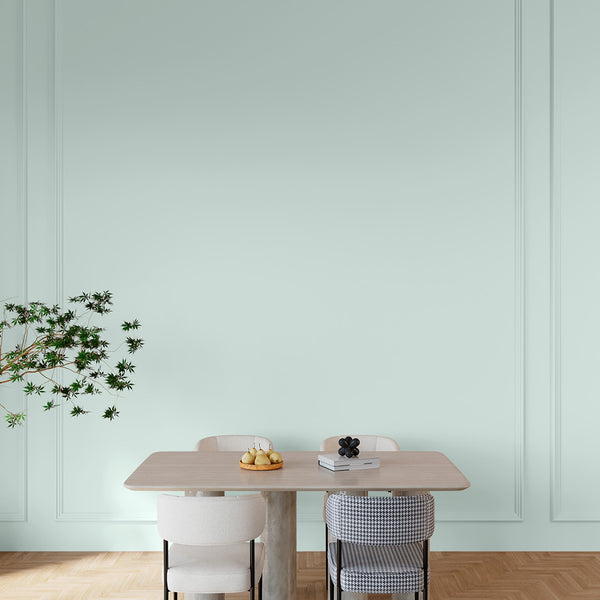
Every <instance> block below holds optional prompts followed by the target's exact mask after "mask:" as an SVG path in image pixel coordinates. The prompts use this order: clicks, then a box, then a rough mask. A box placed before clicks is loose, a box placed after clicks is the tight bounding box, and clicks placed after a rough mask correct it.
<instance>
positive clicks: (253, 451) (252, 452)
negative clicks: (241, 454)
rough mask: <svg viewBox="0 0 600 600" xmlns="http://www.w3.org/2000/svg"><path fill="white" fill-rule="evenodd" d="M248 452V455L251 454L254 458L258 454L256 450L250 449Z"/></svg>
mask: <svg viewBox="0 0 600 600" xmlns="http://www.w3.org/2000/svg"><path fill="white" fill-rule="evenodd" d="M248 452H250V454H252V456H256V453H257V452H258V450H257V449H256V448H250V450H248Z"/></svg>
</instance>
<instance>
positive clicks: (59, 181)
mask: <svg viewBox="0 0 600 600" xmlns="http://www.w3.org/2000/svg"><path fill="white" fill-rule="evenodd" d="M59 5H60V0H53V16H54V23H53V29H54V65H53V66H54V69H53V73H52V75H53V78H54V79H53V87H54V89H53V97H52V99H51V102H52V103H53V107H54V132H55V133H54V136H55V138H54V152H55V157H54V172H55V189H54V193H55V207H56V225H55V226H56V248H55V255H56V273H57V277H56V297H57V301H58V302H59V303H62V302H63V301H64V272H65V262H64V258H65V257H64V197H63V193H64V190H63V176H64V156H63V137H62V136H63V113H62V110H63V96H62V94H63V71H62V69H63V61H62V46H61V38H62V31H61V22H60V16H59ZM513 11H514V197H513V206H514V256H513V260H514V296H513V310H514V374H515V389H514V398H513V408H514V413H515V417H514V436H515V445H514V450H513V458H512V461H513V469H514V484H513V485H514V491H513V498H512V506H511V507H510V508H509V509H508V510H507V511H506V512H502V513H497V514H486V513H484V512H481V513H479V514H475V515H474V516H472V517H467V516H464V517H463V516H461V515H458V514H454V513H453V514H447V515H446V516H444V515H443V514H442V515H440V518H439V519H438V521H440V522H455V521H460V522H519V521H523V519H524V515H523V506H524V487H525V486H524V449H525V429H524V411H525V391H524V370H525V364H524V361H525V352H524V349H525V333H524V332H525V325H524V323H525V314H524V304H525V303H524V293H525V281H524V279H525V270H524V223H523V222H524V203H523V185H524V184H523V143H524V140H523V85H522V83H523V69H522V65H523V0H514V2H513ZM63 436H64V415H63V412H62V411H57V413H56V450H55V453H56V520H57V521H70V522H72V521H77V522H102V523H106V522H119V523H154V522H155V519H154V518H149V516H148V515H146V514H141V513H138V514H130V515H126V514H124V515H120V514H116V513H112V512H107V513H90V512H85V511H81V512H73V511H66V510H65V481H64V470H65V467H64V460H65V451H64V444H63ZM471 514H473V513H471ZM298 521H299V522H306V523H314V522H321V521H322V518H321V514H320V513H312V512H302V513H300V514H299V515H298Z"/></svg>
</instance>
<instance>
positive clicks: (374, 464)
mask: <svg viewBox="0 0 600 600" xmlns="http://www.w3.org/2000/svg"><path fill="white" fill-rule="evenodd" d="M319 466H320V467H324V468H325V469H329V470H330V471H358V470H359V469H378V468H379V460H376V461H371V462H364V463H350V461H348V462H346V463H341V464H339V465H333V464H331V463H326V462H321V461H319Z"/></svg>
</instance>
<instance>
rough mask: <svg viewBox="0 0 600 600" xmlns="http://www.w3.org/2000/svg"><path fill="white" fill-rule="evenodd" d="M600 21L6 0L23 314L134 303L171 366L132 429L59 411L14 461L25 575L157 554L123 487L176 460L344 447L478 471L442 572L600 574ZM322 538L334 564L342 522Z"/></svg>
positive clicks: (3, 108)
mask: <svg viewBox="0 0 600 600" xmlns="http://www.w3.org/2000/svg"><path fill="white" fill-rule="evenodd" d="M599 21H600V7H599V5H598V4H597V3H595V2H593V1H592V0H586V1H584V0H578V1H577V2H573V1H570V2H567V1H566V0H555V1H554V2H548V1H542V0H530V1H528V2H523V1H522V0H514V1H508V0H503V1H498V0H460V1H459V0H456V1H453V2H447V1H445V0H430V1H428V2H421V3H416V2H408V1H398V0H377V1H375V2H368V3H365V2H362V1H359V0H346V1H344V2H340V1H333V0H332V1H329V2H323V1H322V0H318V1H317V0H303V1H302V2H289V1H287V2H280V1H274V0H264V1H262V2H248V1H233V0H229V1H219V2H216V1H214V2H205V1H202V2H198V1H195V0H187V1H186V0H176V1H173V0H171V1H169V2H166V1H158V0H153V1H149V0H143V1H142V0H137V1H128V2H120V1H117V0H110V1H108V0H105V1H103V2H92V1H90V0H85V1H82V0H55V1H54V2H50V1H47V2H44V1H42V0H38V1H34V0H30V1H28V2H19V1H18V0H3V2H2V3H1V4H0V87H1V88H2V90H4V91H6V93H3V94H2V95H1V96H0V103H1V104H0V130H1V131H2V135H0V159H1V160H0V174H1V177H0V193H1V195H2V197H1V202H2V204H1V206H2V234H3V235H2V239H1V241H0V244H1V245H2V246H1V247H2V255H3V256H4V257H5V258H4V260H3V261H2V262H3V267H2V275H1V283H0V297H2V298H7V297H16V298H18V299H30V300H33V299H45V300H46V301H48V302H55V301H57V300H61V299H63V298H65V297H67V296H69V295H72V294H76V293H79V292H80V291H82V290H89V289H110V290H112V291H113V292H114V294H115V299H116V308H117V310H116V313H117V314H116V315H115V317H116V318H117V319H119V318H121V317H129V316H132V315H135V316H137V317H139V318H140V319H141V320H142V322H143V325H144V330H143V335H144V337H145V339H146V347H145V349H144V351H143V352H142V353H140V354H139V357H138V360H137V364H138V369H137V372H136V381H137V385H136V387H135V389H134V391H133V392H132V393H130V394H128V395H127V397H126V398H125V399H124V400H123V401H122V403H121V405H120V407H121V417H120V419H119V420H118V422H116V423H113V424H107V423H104V422H101V420H100V419H99V417H98V415H97V414H96V415H95V416H93V415H90V416H88V417H86V418H85V419H81V420H79V421H77V422H75V421H74V420H73V419H71V418H70V417H68V416H64V417H63V415H61V414H60V413H55V414H47V413H42V412H41V410H40V406H39V404H40V403H39V402H35V401H32V402H30V406H29V407H28V409H29V422H28V426H27V428H26V429H24V430H21V431H18V432H11V431H8V430H6V431H4V432H2V433H1V434H0V452H1V454H0V456H2V463H3V484H2V486H3V487H2V489H1V492H0V540H1V541H0V549H29V550H42V549H55V550H66V549H82V550H98V549H158V547H159V545H158V544H159V540H158V537H157V535H156V533H155V524H154V523H153V518H154V502H155V498H154V496H153V495H152V494H147V493H133V492H129V491H127V490H125V489H124V488H123V487H122V482H123V480H124V479H125V478H126V477H127V475H128V474H129V473H130V472H131V470H132V469H133V468H135V466H137V464H139V462H141V460H143V458H145V457H146V456H147V455H148V454H149V453H150V452H152V451H155V450H159V449H163V450H167V449H169V450H185V449H191V448H193V445H194V444H195V442H196V441H197V440H198V439H199V438H201V437H203V436H206V435H213V434H219V433H257V434H262V435H266V436H268V437H271V438H272V439H273V441H274V442H275V444H276V446H277V447H278V448H279V449H281V450H282V451H283V452H284V453H285V451H286V450H295V449H317V448H318V444H319V441H320V440H321V439H322V438H324V437H327V436H328V435H331V434H337V433H340V432H348V433H379V434H382V435H388V436H392V437H394V438H396V439H397V440H398V441H399V443H400V445H401V446H402V447H403V448H405V449H432V450H439V451H442V452H444V453H445V454H447V455H448V456H449V457H450V458H451V459H452V460H453V461H454V462H455V463H456V464H457V465H458V466H459V467H460V468H461V469H462V470H463V471H464V473H465V474H466V476H467V477H468V478H469V479H470V481H471V482H472V487H471V489H469V490H468V491H466V492H463V493H446V494H443V493H440V494H437V503H438V504H437V507H438V526H437V532H436V535H435V538H434V546H433V547H434V549H436V550H442V549H445V550H466V549H472V550H510V549H516V550H526V549H538V550H545V549H547V550H559V549H561V550H576V549H588V550H595V549H597V546H598V542H597V540H598V536H599V534H600V510H599V509H598V508H597V503H596V498H597V495H598V494H597V492H598V491H599V485H598V484H597V481H596V479H595V478H594V477H589V473H590V472H592V473H593V472H595V471H594V470H593V467H592V469H590V467H589V466H588V465H589V464H590V462H591V464H592V465H593V460H594V457H595V456H596V455H597V454H598V451H599V450H600V447H599V444H598V442H597V436H596V435H594V433H595V432H594V424H595V422H596V420H597V418H596V417H597V416H598V409H597V405H598V402H597V398H598V397H599V396H600V380H599V378H598V375H597V373H598V372H599V370H598V369H597V368H596V365H597V364H598V361H599V360H600V355H599V353H598V349H597V343H596V338H597V335H596V334H597V332H598V331H599V330H600V317H598V316H597V310H596V307H597V306H598V303H599V302H598V301H599V300H600V287H599V286H598V285H597V282H596V279H597V277H596V274H595V272H594V270H593V269H594V266H595V262H594V260H593V259H594V257H595V256H596V254H597V252H598V250H599V249H600V248H599V247H598V241H597V240H598V236H597V235H596V225H597V224H598V223H599V221H600V204H599V203H598V202H597V198H598V193H599V192H600V189H598V187H599V184H598V180H597V177H596V175H595V173H596V170H597V169H595V167H596V164H597V162H598V143H597V140H598V139H600V135H599V134H600V120H599V118H598V112H597V106H598V105H599V100H600V98H599V96H600V86H598V85H597V84H596V78H595V77H594V73H595V72H596V70H597V64H598V58H599V53H600V41H598V37H597V34H596V32H597V30H598V24H599ZM7 256H8V257H9V258H8V259H7V258H6V257H7ZM185 313H188V314H189V316H188V317H187V318H185V319H183V318H182V315H184V314H185ZM0 394H2V401H3V402H10V403H11V405H12V406H20V404H21V403H24V402H25V400H24V399H23V398H22V396H21V394H20V393H19V390H18V389H15V390H5V389H2V390H0ZM298 512H299V515H298V520H299V531H298V540H299V549H300V550H316V549H320V548H321V541H322V524H321V517H320V514H321V499H320V496H319V495H317V494H302V495H301V498H300V501H299V508H298Z"/></svg>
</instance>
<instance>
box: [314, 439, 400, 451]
mask: <svg viewBox="0 0 600 600" xmlns="http://www.w3.org/2000/svg"><path fill="white" fill-rule="evenodd" d="M341 437H346V436H344V435H336V436H333V437H328V438H327V439H324V440H323V441H322V442H321V448H320V450H321V452H336V451H337V450H338V448H339V447H340V446H339V443H338V442H339V439H340V438H341ZM351 437H353V438H358V439H359V440H360V446H359V447H358V448H359V450H360V451H361V452H386V451H392V452H393V451H398V450H400V446H398V444H397V442H396V440H394V439H392V438H390V437H385V436H382V435H352V436H351Z"/></svg>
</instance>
